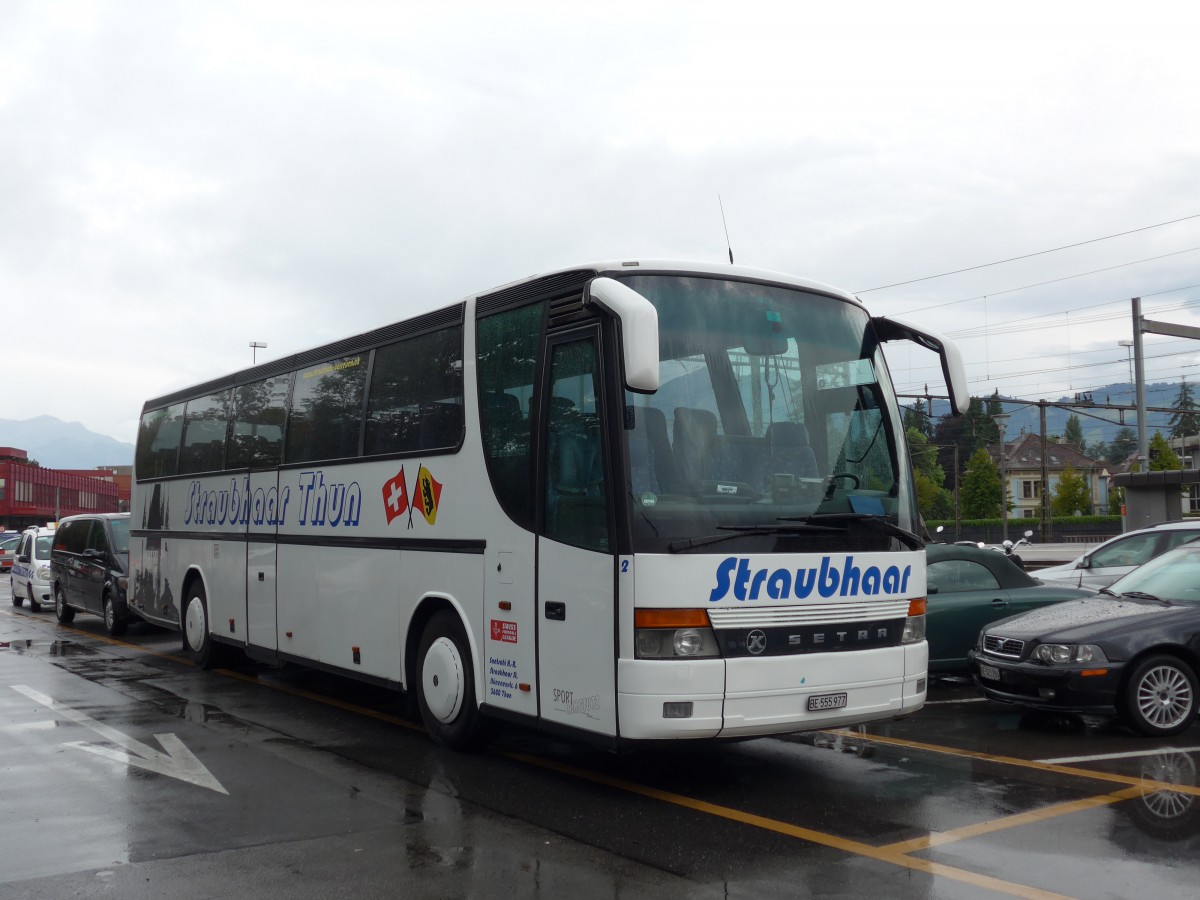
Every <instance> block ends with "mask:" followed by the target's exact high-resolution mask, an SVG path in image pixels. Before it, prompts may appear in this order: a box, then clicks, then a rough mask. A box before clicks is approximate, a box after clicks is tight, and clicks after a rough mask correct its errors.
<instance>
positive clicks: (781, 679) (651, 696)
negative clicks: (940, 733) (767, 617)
mask: <svg viewBox="0 0 1200 900" xmlns="http://www.w3.org/2000/svg"><path fill="white" fill-rule="evenodd" d="M928 662H929V649H928V644H926V643H925V642H923V641H922V642H921V643H919V644H908V645H905V646H901V647H886V648H882V649H878V650H862V651H856V652H844V653H806V654H796V655H792V656H772V657H759V658H753V659H746V658H739V659H712V660H695V661H690V662H683V661H677V660H624V659H623V660H620V661H619V664H618V667H617V714H618V721H619V723H620V733H621V737H622V738H628V739H630V740H663V739H672V738H680V739H687V738H714V737H754V736H758V735H770V734H789V733H792V732H797V731H816V730H820V729H824V728H839V727H842V726H845V725H857V724H860V723H863V722H870V721H874V720H878V719H889V718H895V717H898V716H904V715H908V714H909V713H913V712H916V711H917V710H918V709H920V708H921V707H922V706H923V705H924V703H925V692H926V686H927V675H926V667H927V666H928ZM842 695H845V696H844V697H843V696H842ZM689 704H690V706H689Z"/></svg>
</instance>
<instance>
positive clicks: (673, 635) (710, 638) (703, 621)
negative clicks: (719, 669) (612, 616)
mask: <svg viewBox="0 0 1200 900" xmlns="http://www.w3.org/2000/svg"><path fill="white" fill-rule="evenodd" d="M633 621H634V644H635V653H636V656H637V658H638V659H704V658H711V657H715V656H719V655H720V651H719V650H718V649H717V636H716V635H715V634H713V630H712V626H711V625H710V624H709V621H708V613H707V612H705V611H704V610H702V609H637V610H634V613H633Z"/></svg>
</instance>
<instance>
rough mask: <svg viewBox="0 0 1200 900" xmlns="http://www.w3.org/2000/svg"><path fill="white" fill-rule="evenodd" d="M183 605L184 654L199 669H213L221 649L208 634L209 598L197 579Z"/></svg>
mask: <svg viewBox="0 0 1200 900" xmlns="http://www.w3.org/2000/svg"><path fill="white" fill-rule="evenodd" d="M186 597H187V600H186V601H185V603H184V605H183V622H182V623H181V624H182V626H183V627H182V629H181V630H182V631H183V652H184V653H185V654H186V655H187V656H188V657H190V658H191V660H192V662H194V663H195V664H196V667H197V668H199V669H212V668H214V667H216V665H217V663H218V662H219V657H220V653H219V649H218V647H217V645H216V644H215V643H214V642H213V639H212V635H211V634H209V633H208V596H207V595H206V594H205V593H204V583H203V582H202V581H200V579H199V578H197V579H196V580H195V581H193V582H192V583H191V585H190V586H189V587H188V589H187V594H186Z"/></svg>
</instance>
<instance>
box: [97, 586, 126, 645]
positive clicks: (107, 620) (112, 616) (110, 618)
mask: <svg viewBox="0 0 1200 900" xmlns="http://www.w3.org/2000/svg"><path fill="white" fill-rule="evenodd" d="M100 602H101V603H102V604H103V605H104V630H105V631H107V632H108V633H109V634H111V635H112V636H113V637H120V636H121V635H123V634H124V633H125V628H126V626H127V625H128V624H129V623H128V622H126V621H125V620H124V619H121V618H118V617H117V611H116V610H115V609H114V608H113V600H112V597H110V596H109V595H108V594H105V595H104V597H103V599H101V601H100Z"/></svg>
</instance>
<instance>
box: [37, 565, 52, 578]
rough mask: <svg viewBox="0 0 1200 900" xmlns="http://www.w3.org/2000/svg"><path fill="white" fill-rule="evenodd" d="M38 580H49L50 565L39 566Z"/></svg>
mask: <svg viewBox="0 0 1200 900" xmlns="http://www.w3.org/2000/svg"><path fill="white" fill-rule="evenodd" d="M37 580H38V581H49V580H50V567H49V566H38V570H37Z"/></svg>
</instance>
